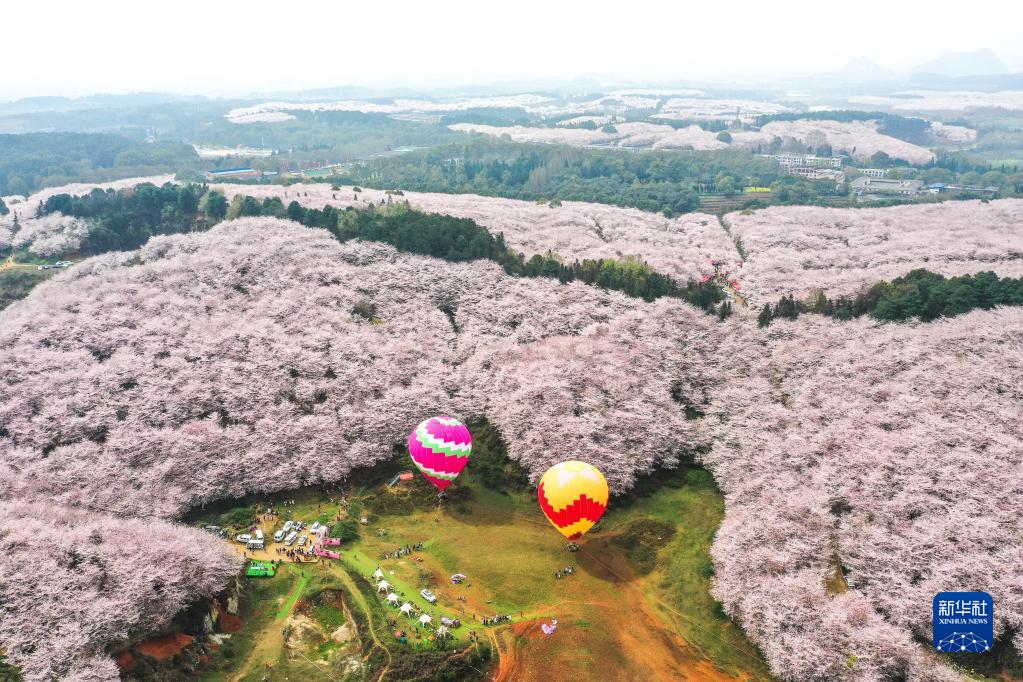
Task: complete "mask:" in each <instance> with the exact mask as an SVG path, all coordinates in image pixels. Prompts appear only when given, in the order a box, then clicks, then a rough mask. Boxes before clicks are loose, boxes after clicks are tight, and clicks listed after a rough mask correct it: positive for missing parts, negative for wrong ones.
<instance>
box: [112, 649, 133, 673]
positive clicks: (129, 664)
mask: <svg viewBox="0 0 1023 682" xmlns="http://www.w3.org/2000/svg"><path fill="white" fill-rule="evenodd" d="M114 660H115V661H117V667H118V669H120V671H121V672H122V673H130V672H131V671H132V670H134V669H135V657H134V656H133V655H132V653H131V652H130V651H122V652H121V653H119V654H117V658H116V659H114Z"/></svg>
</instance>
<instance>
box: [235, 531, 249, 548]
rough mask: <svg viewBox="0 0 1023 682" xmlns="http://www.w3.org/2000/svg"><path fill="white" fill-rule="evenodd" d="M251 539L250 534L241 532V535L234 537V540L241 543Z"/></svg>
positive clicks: (246, 542)
mask: <svg viewBox="0 0 1023 682" xmlns="http://www.w3.org/2000/svg"><path fill="white" fill-rule="evenodd" d="M251 539H252V536H251V535H249V534H248V533H242V534H241V535H239V536H238V537H236V538H235V540H237V541H238V542H240V543H242V544H243V545H245V544H248V542H249V540H251Z"/></svg>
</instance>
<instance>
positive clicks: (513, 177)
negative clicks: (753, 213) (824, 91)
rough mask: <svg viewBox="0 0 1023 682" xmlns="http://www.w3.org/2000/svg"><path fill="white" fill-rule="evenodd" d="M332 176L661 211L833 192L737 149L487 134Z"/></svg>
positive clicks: (808, 198) (806, 198) (806, 199)
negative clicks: (750, 195) (707, 202)
mask: <svg viewBox="0 0 1023 682" xmlns="http://www.w3.org/2000/svg"><path fill="white" fill-rule="evenodd" d="M337 180H338V182H343V183H345V184H357V185H365V186H367V187H375V188H388V187H402V188H404V189H407V190H411V191H419V192H444V193H455V194H460V193H472V194H483V195H487V196H500V197H507V198H511V199H527V200H561V201H587V202H595V203H602V204H611V205H615V206H628V207H634V208H640V209H643V210H645V211H652V212H660V213H664V214H666V215H678V214H683V213H689V212H692V211H696V210H698V209H699V208H700V196H701V195H704V194H738V193H740V192H742V189H743V188H744V187H750V186H753V187H770V186H772V185H778V187H779V189H784V190H785V191H784V192H781V194H780V195H779V196H775V197H773V198H772V202H773V203H783V204H788V203H792V204H799V203H810V202H812V201H815V200H817V199H818V198H819V197H820V196H822V195H824V194H828V193H833V191H834V183H826V184H819V183H814V182H811V181H809V180H806V179H805V178H802V177H798V176H793V175H786V174H785V173H784V171H783V169H782V168H781V167H780V166H779V165H778V164H777V163H775V162H774V161H772V160H771V159H764V158H760V157H757V156H755V155H754V154H752V153H751V152H749V151H747V150H741V149H723V150H718V151H699V152H697V151H684V150H683V151H671V152H660V151H649V152H635V151H626V150H620V149H617V150H616V149H607V150H605V149H581V148H578V147H570V146H565V145H527V144H517V143H512V142H507V141H504V140H496V139H492V138H484V137H479V138H473V139H471V140H470V141H469V142H466V143H463V144H449V145H443V146H439V147H434V148H431V149H426V150H421V151H417V152H411V153H408V154H403V155H401V156H397V157H391V158H386V159H378V160H375V161H372V162H369V163H365V164H358V165H353V166H351V167H350V168H348V169H346V170H345V172H344V174H343V175H342V176H340V177H339V178H338V179H337ZM779 183H780V184H779Z"/></svg>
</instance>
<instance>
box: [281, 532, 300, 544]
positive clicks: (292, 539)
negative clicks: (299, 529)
mask: <svg viewBox="0 0 1023 682" xmlns="http://www.w3.org/2000/svg"><path fill="white" fill-rule="evenodd" d="M297 537H298V533H296V532H295V531H291V532H290V533H288V537H287V538H285V539H284V544H286V545H287V546H288V547H291V546H292V545H293V544H295V538H297Z"/></svg>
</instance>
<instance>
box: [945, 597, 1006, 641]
mask: <svg viewBox="0 0 1023 682" xmlns="http://www.w3.org/2000/svg"><path fill="white" fill-rule="evenodd" d="M933 607H934V620H933V623H934V639H933V640H932V641H933V642H934V648H935V649H937V650H938V651H944V652H946V653H950V654H965V653H972V654H982V653H984V652H985V651H990V650H991V646H992V644H993V643H994V640H995V627H994V626H995V602H994V600H993V599H992V598H991V595H990V594H988V593H987V592H939V593H938V594H936V595H934V604H933Z"/></svg>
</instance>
